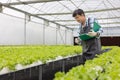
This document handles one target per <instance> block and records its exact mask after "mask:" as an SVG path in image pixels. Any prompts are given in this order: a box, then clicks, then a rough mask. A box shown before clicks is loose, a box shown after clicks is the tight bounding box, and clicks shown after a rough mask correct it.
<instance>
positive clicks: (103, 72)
mask: <svg viewBox="0 0 120 80" xmlns="http://www.w3.org/2000/svg"><path fill="white" fill-rule="evenodd" d="M104 48H105V47H104ZM111 48H112V50H111V51H109V52H106V53H104V54H102V55H97V56H98V58H94V59H93V60H88V61H86V63H85V65H80V66H78V67H74V68H72V69H71V70H70V71H69V72H67V73H64V72H58V73H56V74H55V79H54V80H120V47H115V46H112V47H111Z"/></svg>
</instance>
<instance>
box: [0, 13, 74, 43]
mask: <svg viewBox="0 0 120 80" xmlns="http://www.w3.org/2000/svg"><path fill="white" fill-rule="evenodd" d="M0 18H1V19H0V24H1V27H0V45H24V44H26V45H44V44H45V45H56V44H57V45H64V44H67V45H73V34H72V31H71V30H67V29H65V28H62V27H61V26H60V29H57V28H56V25H49V26H44V25H43V22H41V23H39V19H38V20H37V19H36V20H37V22H34V21H26V23H25V20H24V19H20V18H16V17H11V16H8V15H5V14H0ZM34 20H35V19H34ZM25 24H26V25H25Z"/></svg>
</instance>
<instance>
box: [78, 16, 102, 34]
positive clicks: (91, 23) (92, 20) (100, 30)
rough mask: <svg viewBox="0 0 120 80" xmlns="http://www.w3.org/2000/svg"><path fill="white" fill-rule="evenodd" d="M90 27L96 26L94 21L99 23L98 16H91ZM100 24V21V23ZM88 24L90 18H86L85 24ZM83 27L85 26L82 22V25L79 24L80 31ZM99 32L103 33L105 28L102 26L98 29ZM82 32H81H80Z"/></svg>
mask: <svg viewBox="0 0 120 80" xmlns="http://www.w3.org/2000/svg"><path fill="white" fill-rule="evenodd" d="M89 19H90V22H89V23H90V27H91V28H92V27H94V22H96V23H98V21H97V19H96V18H93V17H90V18H89ZM98 24H99V23H98ZM86 25H87V26H88V18H87V19H86V22H85V26H86ZM81 27H82V28H83V27H84V26H83V25H82V24H81V23H80V26H79V31H80V29H81ZM97 32H98V33H99V34H102V33H103V29H102V27H101V28H100V29H99V30H98V31H97ZM79 33H80V32H79Z"/></svg>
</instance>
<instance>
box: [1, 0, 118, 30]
mask: <svg viewBox="0 0 120 80" xmlns="http://www.w3.org/2000/svg"><path fill="white" fill-rule="evenodd" d="M0 2H1V3H2V4H5V5H9V6H12V7H14V8H17V9H19V10H22V11H25V12H28V13H30V14H33V15H37V16H39V17H42V18H45V19H48V20H50V21H54V22H56V23H59V24H62V25H66V26H69V27H71V28H75V27H77V26H79V23H77V22H76V21H75V20H74V18H73V17H72V13H73V11H74V10H76V9H78V8H80V9H83V10H84V11H85V13H86V16H87V17H95V18H97V19H98V22H99V23H100V24H101V25H102V26H103V27H113V26H115V25H120V15H119V14H120V5H119V3H120V0H0ZM7 11H8V12H7ZM7 11H6V12H7V13H9V10H7Z"/></svg>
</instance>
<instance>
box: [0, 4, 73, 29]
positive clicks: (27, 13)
mask: <svg viewBox="0 0 120 80" xmlns="http://www.w3.org/2000/svg"><path fill="white" fill-rule="evenodd" d="M0 5H2V6H4V7H7V8H10V9H13V10H15V11H18V12H21V13H24V14H26V15H29V16H33V17H36V18H39V19H42V20H45V21H48V22H51V23H54V24H58V25H60V26H62V27H65V28H68V29H71V28H69V27H67V26H65V25H61V24H59V23H56V22H54V21H50V20H48V19H45V18H42V17H39V16H37V15H33V14H31V13H29V12H26V11H23V10H20V9H17V8H15V7H12V6H8V5H4V4H1V3H0Z"/></svg>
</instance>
